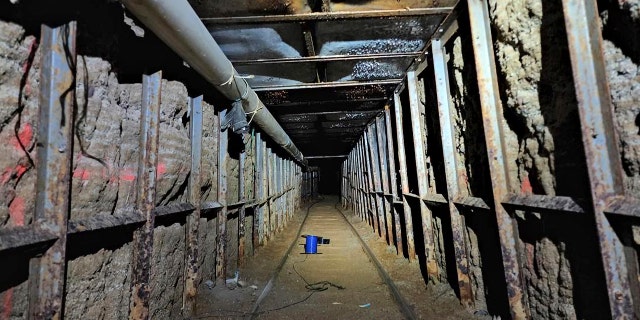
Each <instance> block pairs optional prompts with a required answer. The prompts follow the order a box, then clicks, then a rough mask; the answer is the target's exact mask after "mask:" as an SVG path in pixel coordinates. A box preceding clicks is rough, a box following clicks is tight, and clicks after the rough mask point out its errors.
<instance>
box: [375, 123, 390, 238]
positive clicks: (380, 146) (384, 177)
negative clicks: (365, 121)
mask: <svg viewBox="0 0 640 320" xmlns="http://www.w3.org/2000/svg"><path fill="white" fill-rule="evenodd" d="M380 120H383V119H382V118H381V117H377V118H376V119H375V120H374V122H373V123H372V124H371V128H375V132H376V133H375V135H373V137H372V138H373V139H375V140H376V144H375V145H374V149H373V152H374V154H376V158H377V159H376V161H377V163H378V172H379V175H380V178H381V179H380V182H381V188H380V189H379V190H380V191H382V194H380V195H379V197H380V199H381V201H382V204H383V208H384V211H383V212H382V217H383V220H384V221H385V224H384V226H385V240H386V241H387V243H388V244H393V226H392V219H391V215H392V213H391V212H392V208H391V207H392V206H393V198H389V196H387V195H389V194H390V193H389V192H390V191H389V190H390V188H389V175H388V172H389V170H388V168H387V157H386V156H385V153H386V150H385V144H384V142H383V141H382V139H383V138H382V136H383V129H382V128H381V124H380Z"/></svg>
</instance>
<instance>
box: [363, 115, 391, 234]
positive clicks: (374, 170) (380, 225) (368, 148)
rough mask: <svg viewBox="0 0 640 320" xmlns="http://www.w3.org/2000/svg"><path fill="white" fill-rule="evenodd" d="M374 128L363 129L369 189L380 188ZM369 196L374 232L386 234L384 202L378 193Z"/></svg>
mask: <svg viewBox="0 0 640 320" xmlns="http://www.w3.org/2000/svg"><path fill="white" fill-rule="evenodd" d="M374 129H375V128H374V127H373V126H369V127H368V128H367V130H366V131H365V140H364V150H365V152H366V154H367V158H368V159H369V168H370V176H371V182H372V184H371V185H370V188H371V189H370V190H369V191H374V192H375V191H378V190H381V189H382V186H381V184H380V167H379V165H378V160H377V156H376V153H375V150H374V149H376V150H377V146H376V143H375V141H374V137H373V135H374V133H373V132H371V131H373V130H374ZM371 198H372V199H373V201H374V205H373V206H372V208H371V209H372V212H373V214H374V225H375V229H376V233H377V234H378V235H379V236H381V237H385V238H386V237H387V236H386V230H385V223H384V204H383V203H382V199H381V197H380V195H378V194H377V193H375V194H373V195H371Z"/></svg>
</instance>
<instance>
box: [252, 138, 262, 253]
mask: <svg viewBox="0 0 640 320" xmlns="http://www.w3.org/2000/svg"><path fill="white" fill-rule="evenodd" d="M255 147H256V149H255V155H254V156H255V159H254V168H255V170H254V182H255V183H254V184H255V186H256V193H255V198H256V203H257V205H256V206H255V209H254V212H253V251H254V252H255V250H256V248H257V247H258V245H260V243H261V241H262V234H263V230H262V223H263V221H264V219H263V215H262V206H263V204H262V200H263V198H264V189H263V186H262V175H263V170H262V135H261V134H260V132H257V133H256V139H255Z"/></svg>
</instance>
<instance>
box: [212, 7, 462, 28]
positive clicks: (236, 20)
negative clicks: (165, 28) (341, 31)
mask: <svg viewBox="0 0 640 320" xmlns="http://www.w3.org/2000/svg"><path fill="white" fill-rule="evenodd" d="M452 10H453V7H444V8H423V9H402V10H375V11H357V12H314V13H303V14H290V15H268V16H247V17H221V18H202V22H204V24H205V25H217V24H245V23H270V22H306V21H338V20H355V19H376V18H396V17H419V16H427V15H446V14H449V13H450V12H451V11H452Z"/></svg>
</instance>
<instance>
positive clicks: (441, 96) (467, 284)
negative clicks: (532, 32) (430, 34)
mask: <svg viewBox="0 0 640 320" xmlns="http://www.w3.org/2000/svg"><path fill="white" fill-rule="evenodd" d="M431 51H432V56H433V69H434V75H435V85H436V94H437V98H438V115H439V118H440V136H441V138H442V153H443V158H444V167H445V175H446V179H447V198H448V202H449V215H450V217H451V235H452V238H453V248H454V254H455V260H456V274H457V275H458V287H459V288H460V300H461V301H462V304H463V305H465V306H466V307H467V308H471V307H473V303H474V302H473V292H472V291H471V281H470V280H469V260H468V254H467V247H466V244H465V235H464V217H463V216H462V215H461V214H460V212H459V211H458V207H456V205H455V204H454V203H453V199H454V198H455V197H456V196H458V194H459V193H460V187H459V179H460V176H459V175H458V171H457V167H456V162H458V161H460V159H459V158H458V155H457V154H456V152H455V149H454V148H455V145H456V141H455V135H454V132H453V127H454V125H455V124H454V120H453V113H454V112H455V111H454V108H453V104H452V103H451V100H450V99H451V95H450V91H449V72H448V70H447V60H446V57H445V54H446V53H445V48H444V44H443V43H442V42H441V41H440V40H439V39H434V40H432V41H431Z"/></svg>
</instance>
